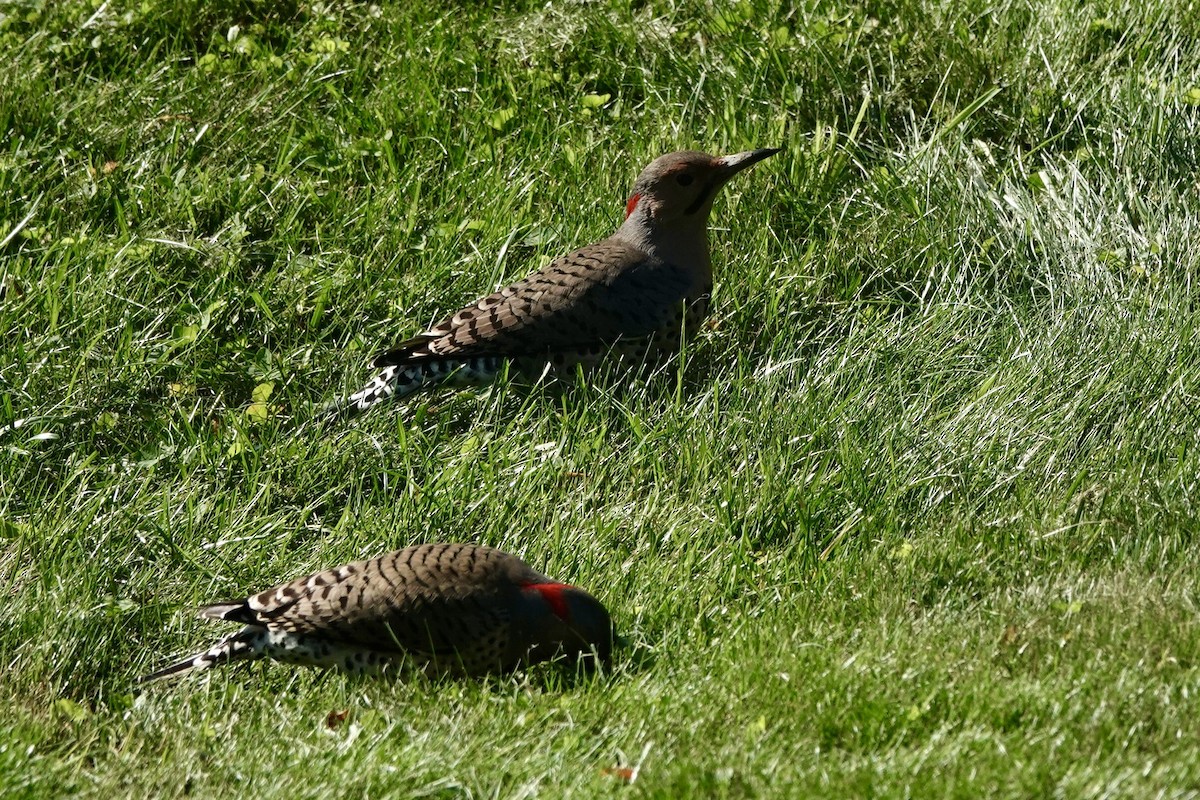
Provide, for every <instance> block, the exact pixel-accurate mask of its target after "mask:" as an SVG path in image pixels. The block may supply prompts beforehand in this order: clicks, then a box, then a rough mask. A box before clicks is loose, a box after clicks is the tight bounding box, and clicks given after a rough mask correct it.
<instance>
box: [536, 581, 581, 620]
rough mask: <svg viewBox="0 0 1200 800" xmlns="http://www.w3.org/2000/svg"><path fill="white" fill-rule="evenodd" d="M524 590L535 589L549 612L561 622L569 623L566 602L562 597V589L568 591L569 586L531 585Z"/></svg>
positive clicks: (562, 584) (552, 584)
mask: <svg viewBox="0 0 1200 800" xmlns="http://www.w3.org/2000/svg"><path fill="white" fill-rule="evenodd" d="M525 588H526V589H536V590H537V592H538V594H540V595H541V596H542V597H543V598H545V600H546V603H547V605H549V606H550V610H551V611H553V612H554V616H556V617H558V618H559V619H561V620H562V621H563V622H570V621H571V620H570V614H569V613H568V611H567V601H566V598H564V597H563V589H570V588H571V587H570V586H569V585H567V584H565V583H531V584H529V585H528V586H526V587H525Z"/></svg>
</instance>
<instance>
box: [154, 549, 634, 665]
mask: <svg viewBox="0 0 1200 800" xmlns="http://www.w3.org/2000/svg"><path fill="white" fill-rule="evenodd" d="M200 616H201V617H207V618H210V619H222V620H228V621H230V622H240V623H242V624H243V625H244V626H245V627H244V628H242V629H241V630H240V631H238V632H237V633H233V634H230V635H229V636H226V637H225V638H224V639H222V640H221V641H219V642H217V643H216V644H215V645H213V646H212V647H210V648H209V649H207V650H205V651H203V652H200V653H196V654H195V655H192V656H188V657H187V658H185V659H183V660H181V661H178V662H176V663H174V664H171V665H170V666H167V667H164V668H162V669H160V670H158V671H157V672H153V673H151V674H150V675H147V676H146V677H144V678H142V680H143V681H152V680H158V679H159V678H166V677H170V676H173V675H181V674H184V673H187V672H192V671H193V670H203V669H208V668H209V667H212V666H215V665H217V664H222V663H225V662H227V661H244V660H253V659H258V658H273V659H276V660H279V661H285V662H290V663H293V664H306V665H309V666H317V667H334V668H340V669H344V670H346V671H349V672H352V673H363V672H374V671H379V670H381V669H384V668H387V667H398V666H401V665H402V664H404V663H405V662H408V663H411V664H412V665H413V666H415V667H416V668H418V669H422V670H425V671H427V672H430V673H437V674H455V675H476V674H480V673H484V672H488V671H493V670H495V671H507V670H512V669H514V668H516V667H518V666H520V665H522V664H532V663H535V662H538V661H546V660H548V659H551V658H554V657H555V656H558V655H562V656H564V657H566V658H568V659H570V660H572V661H574V660H577V659H579V658H581V657H582V658H584V659H588V660H589V661H592V660H594V659H597V658H598V659H599V660H601V661H603V662H607V661H608V659H609V657H610V655H611V652H612V636H613V630H612V621H611V620H610V618H609V616H608V611H607V610H606V609H605V608H604V606H603V605H602V604H601V603H600V601H598V600H597V599H596V598H594V597H592V596H591V595H590V594H588V593H587V592H585V591H584V590H583V589H580V588H578V587H575V586H570V585H568V584H565V583H558V582H557V581H554V580H551V579H550V578H547V577H546V576H545V575H542V574H541V573H539V572H535V571H534V570H533V569H532V568H530V566H529V565H528V564H526V563H525V562H524V561H522V560H521V559H519V558H517V557H516V556H514V555H510V554H508V553H504V552H501V551H499V550H493V549H492V548H490V547H480V546H477V545H470V544H420V545H415V546H413V547H408V548H405V549H404V550H398V551H396V552H393V553H388V554H387V555H384V556H380V557H378V558H373V559H370V560H369V561H355V562H352V563H350V564H346V565H344V566H340V567H335V568H334V569H330V570H325V571H323V572H317V573H314V574H312V575H309V576H308V577H306V578H300V579H299V580H295V581H292V582H291V583H285V584H282V585H280V586H276V587H275V588H274V589H268V590H267V591H265V592H262V593H261V594H256V595H252V596H250V597H248V598H246V599H245V600H238V601H234V602H230V603H216V604H214V605H209V606H205V607H203V608H201V609H200Z"/></svg>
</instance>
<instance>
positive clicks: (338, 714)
mask: <svg viewBox="0 0 1200 800" xmlns="http://www.w3.org/2000/svg"><path fill="white" fill-rule="evenodd" d="M348 716H350V709H344V710H342V711H338V710H337V709H334V710H333V711H330V712H329V714H328V716H326V717H325V727H327V728H329V730H331V731H332V730H336V729H337V727H338V726H339V725H341V724H342V723H343V722H345V721H346V717H348Z"/></svg>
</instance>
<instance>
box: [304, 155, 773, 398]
mask: <svg viewBox="0 0 1200 800" xmlns="http://www.w3.org/2000/svg"><path fill="white" fill-rule="evenodd" d="M778 152H779V150H778V149H765V150H750V151H748V152H745V153H737V154H735V155H729V156H723V157H721V158H717V157H714V156H710V155H708V154H707V153H700V152H696V151H693V150H685V151H681V152H678V153H668V154H667V155H665V156H661V157H659V158H656V159H655V160H654V161H652V162H650V165H649V166H647V167H646V168H645V169H644V170H642V174H641V175H639V176H638V178H637V181H636V182H635V183H634V185H633V193H632V195H631V196H630V197H629V201H628V202H627V203H626V205H625V222H624V224H622V225H621V227H620V228H618V229H617V232H616V233H614V234H613V235H612V236H610V237H608V238H607V239H604V240H602V241H599V242H596V243H595V244H591V245H588V246H587V247H584V248H582V249H580V250H576V251H575V252H573V253H569V254H567V255H565V256H562V257H561V258H558V259H556V260H555V261H553V262H551V263H550V264H549V265H547V266H546V267H544V268H542V269H540V270H538V271H537V272H534V273H533V274H531V275H529V276H528V277H527V278H525V279H524V280H521V281H518V282H517V283H514V284H512V285H511V286H508V287H505V288H503V289H501V290H499V291H497V292H494V293H492V294H490V295H488V296H487V297H484V298H482V299H480V300H478V301H476V302H474V303H472V304H471V305H469V306H467V307H466V308H463V309H460V310H459V311H457V312H455V313H454V314H452V315H451V316H449V317H447V318H446V319H444V320H442V321H441V322H439V323H438V324H437V325H434V326H433V328H431V329H430V330H428V331H426V332H425V333H422V334H419V335H417V336H415V337H413V338H412V339H409V340H408V341H405V342H401V343H400V344H399V345H397V346H396V347H395V348H393V349H392V350H389V351H388V352H386V353H383V354H382V355H380V356H378V357H376V358H375V360H374V362H373V366H374V367H375V368H377V369H379V370H380V372H379V373H378V374H377V375H376V376H375V377H374V378H373V379H372V380H371V382H370V383H368V384H367V385H366V386H365V387H363V388H362V389H361V390H359V391H358V392H355V393H354V394H353V395H351V396H350V397H349V398H348V399H347V400H345V401H342V402H340V403H334V404H333V405H332V406H331V407H329V408H328V410H329V411H330V412H332V413H334V414H337V413H355V412H361V411H366V410H367V409H368V408H370V407H371V406H373V405H375V404H376V403H378V402H380V401H381V400H386V399H387V398H389V397H403V396H405V395H407V394H410V393H412V392H414V391H416V390H417V389H419V388H421V387H422V386H425V385H428V384H433V383H439V382H442V381H445V380H447V379H452V380H454V381H456V382H462V383H484V382H487V381H489V380H491V379H492V378H494V377H495V376H496V374H497V373H498V372H499V371H500V370H501V368H502V367H503V366H504V365H505V364H506V363H507V364H510V365H512V366H514V367H516V368H517V370H518V371H521V372H524V373H527V374H531V375H534V376H536V375H540V374H541V373H542V372H543V370H545V369H546V368H547V367H549V368H552V369H553V368H559V369H561V368H563V367H571V366H574V365H576V364H584V365H591V364H594V363H595V362H597V361H599V360H600V359H601V358H602V357H603V356H604V355H606V354H607V353H608V352H610V351H614V352H616V353H618V354H620V355H622V356H624V357H626V358H632V359H634V360H636V361H641V360H643V359H646V358H647V357H654V356H657V355H660V354H664V353H669V352H672V351H677V350H678V348H679V343H680V340H681V337H682V336H686V335H687V334H688V333H690V332H692V331H694V330H695V329H696V328H697V327H698V326H699V323H700V322H701V321H702V320H703V319H704V318H705V317H706V316H707V315H708V305H709V295H710V293H711V292H712V262H711V261H710V259H709V255H708V214H709V211H711V210H712V205H713V199H714V198H715V197H716V195H717V192H718V191H719V190H720V188H721V187H722V186H724V185H725V183H726V182H727V181H728V180H729V179H730V178H732V177H733V176H734V175H736V174H737V173H739V172H741V171H742V170H744V169H746V168H747V167H749V166H751V165H753V164H756V163H758V162H759V161H762V160H763V159H764V158H767V157H768V156H771V155H774V154H775V153H778Z"/></svg>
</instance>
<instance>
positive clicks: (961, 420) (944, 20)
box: [0, 0, 1200, 797]
mask: <svg viewBox="0 0 1200 800" xmlns="http://www.w3.org/2000/svg"><path fill="white" fill-rule="evenodd" d="M410 5H411V4H410ZM419 5H420V4H418V5H417V6H415V7H414V8H413V9H410V10H405V9H403V8H390V7H383V6H380V7H374V6H363V5H360V4H344V5H343V4H336V3H335V4H314V5H297V4H276V3H262V4H260V3H256V2H188V3H160V2H146V3H141V4H136V5H135V4H127V5H123V4H118V3H109V4H93V3H91V2H77V3H56V4H44V5H43V4H37V3H30V4H24V5H20V6H14V7H13V8H12V9H11V10H10V9H5V10H4V11H3V12H0V14H2V15H3V16H0V59H2V63H3V65H4V66H5V69H0V122H2V123H3V125H2V127H0V130H3V131H4V133H3V139H0V143H2V146H0V242H3V244H0V291H2V292H3V295H2V298H0V389H2V392H0V428H2V430H0V576H2V577H3V582H2V584H0V585H2V586H3V587H4V588H5V590H6V602H5V603H3V604H2V605H0V656H2V658H3V661H2V663H3V664H4V665H5V666H6V667H7V669H5V670H3V671H2V672H0V691H2V692H3V696H4V697H5V698H6V699H7V701H8V704H7V705H8V710H9V713H8V714H6V715H5V718H4V721H3V722H0V794H3V795H4V796H10V795H11V796H33V797H42V796H45V797H57V796H62V795H64V794H71V795H99V794H105V795H120V796H139V797H140V796H152V795H153V796H178V795H184V794H189V795H195V796H217V795H223V796H243V795H244V796H263V797H283V796H287V797H326V796H329V797H333V796H337V797H344V796H349V795H372V796H408V795H421V796H426V795H431V796H438V797H459V796H462V797H467V796H470V797H480V796H487V797H492V796H503V797H508V796H534V795H540V796H545V797H560V796H568V795H569V796H580V797H590V796H599V795H614V796H615V795H624V794H627V793H628V792H629V791H634V792H637V793H638V794H639V795H641V796H651V797H685V796H729V797H742V796H780V795H790V796H801V797H806V796H834V797H849V796H895V797H906V796H962V797H979V796H1014V797H1016V796H1037V797H1045V796H1062V797H1100V796H1183V795H1185V794H1186V791H1188V790H1189V789H1190V788H1191V787H1194V786H1195V785H1196V784H1197V782H1200V770H1198V768H1197V766H1196V765H1197V763H1200V759H1198V758H1197V751H1198V748H1197V745H1196V742H1195V733H1194V730H1195V723H1194V721H1195V719H1196V718H1197V716H1198V712H1200V707H1198V701H1197V697H1198V692H1200V677H1198V676H1200V672H1198V667H1197V664H1196V654H1197V648H1198V646H1200V628H1198V626H1197V623H1196V618H1197V613H1196V612H1197V609H1196V597H1197V596H1198V594H1200V578H1198V577H1197V575H1198V574H1200V557H1198V555H1197V552H1196V547H1195V543H1194V533H1195V531H1196V530H1197V526H1198V518H1200V513H1198V509H1197V504H1198V503H1200V486H1198V483H1197V474H1198V473H1200V456H1198V451H1197V444H1198V441H1197V433H1196V431H1197V430H1198V429H1200V402H1198V399H1200V394H1198V389H1197V387H1198V386H1200V345H1198V344H1197V342H1198V341H1200V337H1198V336H1197V333H1198V330H1197V328H1198V322H1200V312H1198V311H1197V308H1196V301H1195V294H1196V289H1195V286H1194V281H1195V279H1196V276H1197V268H1198V264H1200V258H1198V254H1200V244H1198V243H1200V214H1198V213H1197V210H1196V209H1197V208H1200V183H1198V182H1197V179H1196V175H1197V174H1200V88H1198V87H1200V27H1197V26H1198V23H1197V20H1196V19H1195V18H1194V14H1193V15H1190V16H1189V14H1188V12H1187V10H1186V9H1184V8H1182V7H1179V8H1176V6H1174V5H1170V4H1157V5H1156V4H1143V5H1142V6H1140V7H1138V8H1137V9H1133V8H1131V7H1129V6H1128V5H1125V6H1118V5H1112V4H1106V3H1100V2H1092V3H1087V4H1085V5H1083V6H1080V5H1079V4H1078V3H1063V2H1055V1H1051V0H1048V1H1047V2H1042V3H1037V4H1034V5H1029V4H1020V3H1000V4H990V5H988V6H987V7H983V6H979V7H969V6H970V5H971V4H960V3H949V2H942V1H941V0H924V1H923V2H920V1H916V0H905V1H904V2H900V3H894V4H892V5H890V6H887V7H886V8H885V7H881V6H879V7H877V6H876V5H871V4H867V5H862V4H858V5H855V4H851V5H845V4H842V5H838V6H836V7H835V6H825V5H820V4H816V5H814V4H809V5H807V6H803V7H791V6H786V5H785V6H781V5H778V4H775V3H769V2H747V3H725V2H722V3H718V4H717V5H715V6H712V7H709V8H705V9H703V10H697V9H696V8H694V7H692V6H688V5H686V4H680V5H678V6H675V5H672V4H670V3H666V2H652V3H649V4H633V6H632V7H631V6H630V5H629V4H623V3H612V4H609V5H605V4H595V3H587V4H567V3H562V4H560V3H553V4H550V5H546V4H530V5H523V4H509V5H504V6H501V7H495V8H483V7H472V8H466V9H458V10H455V11H453V12H436V11H429V10H421V9H420V7H419ZM779 145H783V146H784V147H786V153H785V154H783V155H781V156H779V157H776V158H774V159H771V160H770V161H767V162H764V163H763V164H762V165H760V166H759V167H757V168H756V169H755V170H754V171H753V172H751V173H748V174H747V175H746V176H744V177H743V178H740V179H739V181H738V182H737V183H735V184H732V185H730V186H729V187H728V188H727V189H726V190H725V192H724V194H723V196H722V197H721V198H720V199H719V200H718V202H717V206H716V208H715V210H714V215H713V230H712V236H711V238H712V242H713V250H714V261H715V262H716V269H717V287H716V292H715V297H714V315H713V319H712V324H711V325H710V326H709V327H708V328H707V329H706V330H705V331H704V332H703V333H702V335H701V336H700V337H699V338H698V339H697V340H695V341H694V342H693V343H691V344H690V345H689V347H688V349H687V351H686V352H684V353H682V354H681V355H680V356H679V358H677V359H676V360H674V361H673V362H672V363H670V364H668V365H666V366H665V367H663V368H662V369H661V370H659V371H658V372H656V373H652V374H642V375H639V376H637V377H636V378H634V379H627V378H626V377H625V376H623V375H621V374H620V372H619V371H611V370H610V371H601V372H600V374H597V375H595V376H592V377H591V378H590V379H588V380H586V381H583V382H577V383H550V384H541V385H532V386H531V385H529V384H528V383H526V382H521V381H516V380H513V381H502V382H501V383H500V384H498V385H497V386H495V387H492V388H490V389H487V390H484V391H468V392H459V391H453V390H448V391H442V392H436V393H431V394H427V395H422V396H417V397H415V398H412V399H411V400H410V401H409V402H408V403H407V404H406V405H404V406H397V407H393V408H388V409H380V410H379V411H378V412H377V413H373V414H371V415H369V416H367V417H365V418H363V419H361V420H358V421H355V422H352V423H348V424H344V425H338V426H334V427H333V428H321V427H320V426H318V425H316V424H314V421H313V419H312V409H313V408H314V407H316V406H318V405H319V404H320V403H321V402H322V401H324V400H328V399H330V398H331V397H333V396H334V395H336V394H338V393H340V392H343V391H345V390H347V389H351V388H357V386H358V385H359V383H360V382H361V381H362V379H363V378H364V377H365V376H366V374H367V371H366V367H367V362H368V360H369V356H370V355H371V354H372V353H373V352H374V351H375V350H377V349H380V348H383V347H386V346H387V345H389V344H391V343H393V342H395V341H398V340H400V339H402V338H404V337H406V336H408V335H411V334H412V333H414V332H415V331H417V330H419V329H421V328H422V327H423V326H426V325H428V324H429V323H430V322H431V321H433V320H434V319H436V318H438V316H439V315H440V314H441V313H443V312H445V311H447V310H450V309H453V308H455V307H457V305H458V304H461V303H463V302H466V301H469V300H470V299H472V298H474V297H476V296H478V295H479V294H481V293H484V292H487V291H490V290H491V289H492V288H494V287H495V286H496V285H498V284H499V283H501V282H502V281H504V280H508V279H511V278H515V277H519V276H521V275H523V274H525V273H526V272H528V271H529V270H530V269H532V268H534V267H536V266H538V265H540V264H541V263H543V262H544V261H545V259H547V258H549V257H552V256H554V255H556V254H558V253H561V252H563V251H565V250H567V249H569V248H571V247H572V246H575V245H578V244H582V243H584V242H587V241H590V240H593V239H596V238H599V237H601V236H604V235H606V234H607V233H609V232H610V231H611V230H612V229H613V228H614V227H615V226H616V224H617V223H618V222H619V220H620V217H621V211H622V209H623V207H624V199H625V192H626V191H627V190H628V187H629V184H630V183H631V181H632V180H633V178H634V176H635V175H636V173H637V172H638V170H639V169H640V168H641V166H642V165H643V164H645V163H646V162H648V161H649V160H650V159H652V158H653V157H655V156H657V155H659V154H661V153H662V152H666V151H668V150H672V149H677V148H681V147H699V148H702V149H706V150H709V151H711V152H732V151H736V150H742V149H746V148H749V147H758V146H779ZM434 540H468V541H476V542H482V543H486V544H490V545H494V546H498V547H502V548H505V549H507V550H511V551H514V552H517V553H519V554H520V555H522V556H523V557H524V558H525V559H527V560H528V561H530V562H531V563H532V564H533V565H534V566H535V567H536V568H538V569H544V570H545V571H546V572H547V573H549V574H551V575H553V576H555V577H558V578H561V579H563V580H569V581H572V582H576V583H579V584H580V585H583V586H586V587H589V588H590V589H592V590H593V591H594V592H595V593H596V594H597V595H598V596H600V597H601V598H602V599H603V600H604V601H605V602H606V603H607V604H608V606H609V608H610V609H611V610H612V612H613V615H614V618H615V620H616V622H617V625H618V628H619V629H620V633H621V636H622V638H623V640H624V646H623V647H622V648H621V650H620V651H619V652H618V655H617V659H616V663H615V665H614V668H613V670H612V671H611V672H609V673H606V674H601V675H598V676H594V677H588V676H576V675H574V674H571V673H567V672H563V671H562V670H559V669H556V668H554V667H545V668H538V669H535V670H533V671H531V672H530V673H529V674H527V675H518V676H508V677H498V678H493V679H489V680H485V681H479V682H454V681H442V682H435V681H429V680H426V679H414V680H412V681H410V682H401V683H380V682H377V681H370V680H361V679H350V678H346V677H344V676H339V675H324V674H319V673H314V672H309V671H304V670H296V669H293V668H289V667H284V666H278V665H263V664H259V665H252V666H250V667H242V668H237V669H227V670H223V671H217V672H214V673H212V674H211V676H210V677H207V678H204V679H201V680H188V681H182V682H177V683H173V684H163V685H155V686H153V687H150V688H148V689H146V690H142V689H140V688H138V687H137V686H136V684H135V681H136V678H137V677H138V676H139V675H142V674H144V673H146V672H148V671H150V670H151V669H153V668H154V667H156V666H159V665H161V664H162V663H163V662H164V661H165V660H166V659H168V658H169V657H171V656H173V655H177V654H179V653H181V652H183V651H187V650H189V649H191V648H194V647H196V646H198V645H201V644H205V643H207V642H208V641H209V637H211V636H213V635H214V627H213V626H212V625H211V624H210V623H201V622H199V621H197V620H195V619H193V617H192V615H191V614H190V612H189V609H190V608H191V607H193V606H195V605H197V604H199V603H202V602H206V601H211V600H214V599H223V598H227V597H230V596H237V595H239V594H245V593H247V592H249V591H251V590H255V589H261V588H265V587H267V586H270V585H273V584H274V583H277V582H279V581H282V580H285V579H289V578H292V577H296V576H298V575H301V574H303V573H305V572H306V571H310V570H313V569H317V568H321V567H327V566H332V565H334V564H337V563H341V562H344V561H347V560H351V559H355V558H359V557H365V556H368V555H373V554H377V553H381V552H384V551H386V550H390V549H394V548H398V547H402V546H405V545H408V544H412V543H415V542H423V541H434ZM331 712H338V713H335V714H334V716H333V717H330V714H331ZM340 712H346V714H345V717H344V718H343V717H341V716H340ZM630 780H632V782H633V786H632V787H630V786H628V785H627V784H628V783H629V781H630Z"/></svg>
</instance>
